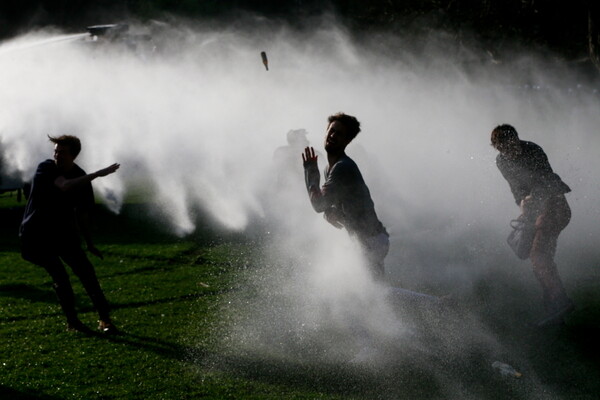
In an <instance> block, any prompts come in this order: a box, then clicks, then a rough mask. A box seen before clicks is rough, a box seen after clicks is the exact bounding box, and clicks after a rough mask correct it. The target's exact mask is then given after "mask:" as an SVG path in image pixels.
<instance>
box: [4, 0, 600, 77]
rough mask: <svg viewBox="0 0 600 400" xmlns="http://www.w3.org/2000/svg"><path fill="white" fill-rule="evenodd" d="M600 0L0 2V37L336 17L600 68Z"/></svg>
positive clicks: (358, 25) (356, 25) (358, 26)
mask: <svg viewBox="0 0 600 400" xmlns="http://www.w3.org/2000/svg"><path fill="white" fill-rule="evenodd" d="M599 8H600V2H599V1H598V0H369V1H365V0H329V1H317V0H2V1H1V2H0V38H7V37H10V36H12V35H15V34H18V33H19V32H21V31H24V30H28V29H31V28H34V27H39V26H48V25H54V26H58V27H62V28H65V29H72V30H78V31H80V30H81V28H82V27H84V26H86V25H91V24H99V23H108V22H114V21H115V19H118V20H121V21H122V20H124V19H127V18H136V19H142V20H144V19H149V18H160V17H161V16H162V15H163V13H169V14H172V15H183V16H186V17H189V18H195V17H208V18H225V17H231V16H232V15H234V14H235V13H238V12H253V13H258V14H261V15H265V16H267V17H271V18H276V19H280V20H285V21H289V22H292V23H299V21H302V20H303V19H304V18H305V17H310V16H315V15H319V14H321V13H324V12H335V13H336V14H337V15H339V16H340V18H342V19H343V20H344V22H345V23H346V24H347V25H348V26H350V27H351V28H353V29H355V30H392V31H407V30H413V31H427V30H434V29H435V30H440V29H441V30H445V31H447V32H449V33H453V34H456V35H460V34H462V33H469V34H475V35H476V36H477V37H478V38H479V39H480V40H481V41H482V42H484V43H489V44H490V46H491V47H493V44H494V43H507V42H510V43H513V44H514V43H518V44H521V45H523V46H530V47H534V48H538V49H547V50H550V51H552V52H554V53H556V54H559V55H561V56H562V57H564V58H566V59H569V60H577V59H587V60H589V61H590V62H591V63H593V64H594V65H595V66H596V67H597V68H599V69H600V57H599V55H598V53H599V52H600V35H599V27H600V12H599V11H598V10H599Z"/></svg>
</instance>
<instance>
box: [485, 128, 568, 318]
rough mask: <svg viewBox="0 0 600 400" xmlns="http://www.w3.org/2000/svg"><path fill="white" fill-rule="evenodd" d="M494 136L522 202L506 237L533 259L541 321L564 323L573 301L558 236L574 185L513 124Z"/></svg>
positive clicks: (505, 173)
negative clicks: (561, 268) (558, 255)
mask: <svg viewBox="0 0 600 400" xmlns="http://www.w3.org/2000/svg"><path fill="white" fill-rule="evenodd" d="M491 142H492V146H493V147H494V148H495V149H496V150H498V151H499V154H498V156H497V157H496V165H497V166H498V169H499V170H500V172H501V173H502V176H503V177H504V178H505V179H506V180H507V181H508V184H509V186H510V190H511V191H512V194H513V196H514V198H515V201H516V203H517V205H518V206H519V207H520V208H521V216H520V217H519V218H518V219H517V220H515V221H513V224H512V226H513V229H514V231H513V233H511V235H510V236H509V238H508V240H507V241H508V243H509V245H510V246H511V248H512V249H513V250H514V251H515V253H516V254H517V256H518V257H519V258H522V259H526V258H529V259H530V260H531V263H532V265H533V272H534V274H535V277H536V279H537V280H538V282H539V283H540V285H541V287H542V292H543V300H544V307H545V310H546V315H545V316H544V317H543V318H542V319H541V320H539V321H538V322H537V325H538V326H540V327H541V326H547V325H553V324H558V323H562V322H563V320H564V317H565V316H566V315H567V314H568V313H570V312H571V311H573V310H574V308H575V305H574V303H573V301H572V300H571V299H570V298H569V297H568V296H567V293H566V291H565V288H564V286H563V283H562V280H561V279H560V276H559V274H558V269H557V266H556V263H555V262H554V255H555V252H556V246H557V241H558V236H559V234H560V232H561V231H562V230H563V229H565V227H566V226H567V225H568V224H569V221H570V219H571V209H570V207H569V204H568V203H567V200H566V198H565V193H569V192H570V191H571V189H570V188H569V186H567V185H566V184H565V183H564V182H563V181H562V180H561V178H560V177H559V176H558V175H557V174H556V173H554V171H553V170H552V167H551V166H550V163H549V162H548V157H547V156H546V153H544V150H542V148H541V147H540V146H538V145H537V144H535V143H532V142H528V141H524V140H520V139H519V136H518V133H517V131H516V129H515V128H514V127H513V126H511V125H508V124H503V125H499V126H497V127H496V128H495V129H494V130H493V131H492V134H491Z"/></svg>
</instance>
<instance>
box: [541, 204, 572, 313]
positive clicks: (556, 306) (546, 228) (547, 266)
mask: <svg viewBox="0 0 600 400" xmlns="http://www.w3.org/2000/svg"><path fill="white" fill-rule="evenodd" d="M570 218H571V211H570V209H569V206H568V204H567V202H566V200H564V197H563V198H562V199H561V198H558V199H553V200H551V201H550V202H549V204H548V206H547V207H546V209H545V210H544V212H543V213H542V215H541V216H540V217H538V220H537V222H536V234H535V238H534V241H533V246H532V248H531V253H530V259H531V263H532V264H533V272H534V274H535V277H536V278H537V280H538V282H539V283H540V285H541V287H542V291H543V297H544V305H545V307H546V311H547V313H548V315H553V314H556V313H561V311H562V310H566V309H571V308H572V306H573V303H572V301H571V299H569V297H568V296H567V293H566V290H565V288H564V285H563V283H562V280H561V279H560V276H559V274H558V269H557V266H556V263H555V262H554V255H555V253H556V246H557V242H558V236H559V234H560V232H561V231H562V230H563V229H564V228H565V227H566V226H567V224H568V223H569V220H570Z"/></svg>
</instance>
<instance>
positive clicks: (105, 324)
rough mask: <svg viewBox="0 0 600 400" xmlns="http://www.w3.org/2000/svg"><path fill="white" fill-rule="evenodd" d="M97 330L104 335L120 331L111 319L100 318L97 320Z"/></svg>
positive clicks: (116, 333)
mask: <svg viewBox="0 0 600 400" xmlns="http://www.w3.org/2000/svg"><path fill="white" fill-rule="evenodd" d="M98 330H99V331H100V332H102V333H104V334H105V335H118V334H119V333H121V332H119V330H118V329H117V327H116V326H114V325H113V323H112V322H111V321H104V320H102V319H101V320H99V321H98Z"/></svg>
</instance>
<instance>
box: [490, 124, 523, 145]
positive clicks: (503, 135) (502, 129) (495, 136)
mask: <svg viewBox="0 0 600 400" xmlns="http://www.w3.org/2000/svg"><path fill="white" fill-rule="evenodd" d="M517 140H519V134H518V133H517V130H516V129H515V128H514V126H512V125H509V124H502V125H498V126H497V127H495V128H494V130H493V131H492V146H494V148H496V149H497V148H498V146H499V145H501V144H503V143H507V142H513V141H517Z"/></svg>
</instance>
